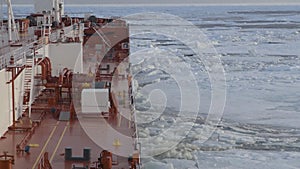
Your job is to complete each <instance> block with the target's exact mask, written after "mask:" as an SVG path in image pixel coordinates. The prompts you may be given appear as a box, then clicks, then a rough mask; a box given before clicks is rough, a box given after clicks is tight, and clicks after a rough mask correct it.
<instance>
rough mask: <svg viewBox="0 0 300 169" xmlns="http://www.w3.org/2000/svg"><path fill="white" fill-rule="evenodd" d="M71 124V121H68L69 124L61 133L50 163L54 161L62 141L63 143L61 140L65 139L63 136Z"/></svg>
mask: <svg viewBox="0 0 300 169" xmlns="http://www.w3.org/2000/svg"><path fill="white" fill-rule="evenodd" d="M69 124H70V122H68V123H67V125H66V126H65V129H64V131H63V132H62V134H61V136H60V138H59V140H58V142H57V145H56V147H55V149H54V151H53V154H52V156H51V158H50V163H51V162H52V160H53V158H54V156H55V153H56V151H57V149H58V147H59V146H60V143H61V141H62V139H63V137H64V135H65V133H66V131H67V128H68V126H69Z"/></svg>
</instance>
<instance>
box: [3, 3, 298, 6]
mask: <svg viewBox="0 0 300 169" xmlns="http://www.w3.org/2000/svg"><path fill="white" fill-rule="evenodd" d="M5 5H6V4H3V6H5ZM279 5H283V6H292V5H300V2H297V3H272V4H271V3H227V4H222V3H188V4H181V3H177V4H168V3H161V4H159V3H140V4H114V3H103V4H100V3H99V4H65V6H120V7H122V6H136V7H138V6H279ZM12 6H34V4H12Z"/></svg>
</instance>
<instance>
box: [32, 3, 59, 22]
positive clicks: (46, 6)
mask: <svg viewBox="0 0 300 169" xmlns="http://www.w3.org/2000/svg"><path fill="white" fill-rule="evenodd" d="M34 8H35V12H36V13H40V14H41V13H43V11H50V12H51V14H52V16H53V17H54V20H55V21H60V19H61V16H63V15H64V1H63V0H35V1H34Z"/></svg>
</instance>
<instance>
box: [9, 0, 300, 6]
mask: <svg viewBox="0 0 300 169" xmlns="http://www.w3.org/2000/svg"><path fill="white" fill-rule="evenodd" d="M33 1H34V0H26V1H25V2H24V0H12V2H13V3H17V4H28V5H29V4H33ZM65 3H66V4H98V5H100V4H282V5H284V4H295V3H298V4H300V0H65Z"/></svg>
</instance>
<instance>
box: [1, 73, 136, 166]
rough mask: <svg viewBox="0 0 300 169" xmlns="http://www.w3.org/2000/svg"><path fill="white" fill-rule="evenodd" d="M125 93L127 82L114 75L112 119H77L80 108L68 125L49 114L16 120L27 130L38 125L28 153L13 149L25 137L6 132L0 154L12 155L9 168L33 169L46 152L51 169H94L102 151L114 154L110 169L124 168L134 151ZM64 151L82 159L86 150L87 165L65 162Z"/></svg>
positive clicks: (19, 132)
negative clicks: (70, 151) (88, 156)
mask: <svg viewBox="0 0 300 169" xmlns="http://www.w3.org/2000/svg"><path fill="white" fill-rule="evenodd" d="M128 89H129V86H128V79H127V78H125V77H124V76H118V75H117V76H114V77H113V80H112V91H113V92H114V93H116V100H117V102H118V104H117V106H118V111H119V113H118V114H117V115H116V116H110V117H108V118H104V117H101V116H92V117H89V116H84V115H81V113H80V108H78V109H77V110H79V111H77V114H78V115H77V116H78V118H75V119H74V120H71V121H59V120H57V118H55V117H54V115H53V114H52V113H50V111H49V112H47V111H46V112H41V111H37V112H35V113H32V116H31V121H30V120H28V118H27V117H23V118H22V120H21V121H22V123H20V120H19V123H17V124H16V126H18V127H23V128H26V127H30V126H31V123H32V122H33V123H38V125H37V127H36V129H35V131H34V133H33V135H32V136H31V137H30V139H29V142H28V143H27V145H30V146H31V148H30V153H25V152H17V149H16V145H17V144H18V143H20V142H21V140H22V139H24V137H26V134H27V132H24V131H21V130H20V131H11V130H9V131H8V132H7V133H6V134H4V137H3V138H2V139H1V140H0V150H2V151H7V152H8V154H12V155H14V157H15V164H14V165H13V168H24V169H36V168H38V165H39V164H40V161H41V159H42V158H43V155H44V153H45V152H47V153H48V158H49V162H50V163H51V166H52V168H54V169H63V168H65V169H71V168H72V166H76V167H83V166H87V165H88V166H89V167H90V168H93V167H95V165H96V163H94V162H96V161H97V160H98V158H99V155H100V153H101V151H102V150H104V148H105V149H106V150H108V151H111V152H113V154H118V155H113V168H114V169H121V168H128V166H129V164H128V157H129V155H131V154H132V153H133V151H134V149H135V147H134V146H135V144H134V142H135V137H133V136H134V134H135V133H134V132H135V128H134V119H133V118H132V113H133V112H132V110H131V103H130V95H129V92H128ZM40 97H43V96H40ZM37 100H38V99H37ZM41 100H42V98H41ZM40 105H43V104H40ZM45 106H47V104H45ZM77 106H78V105H77ZM75 107H76V106H75ZM79 107H80V106H79ZM45 108H46V107H45ZM46 109H47V108H46ZM46 109H45V110H46ZM116 142H117V143H116ZM67 147H71V148H72V152H73V156H82V155H83V149H84V148H85V147H89V148H90V149H91V160H90V162H88V163H87V162H80V161H65V160H64V158H65V157H64V154H65V148H67ZM103 147H104V148H103Z"/></svg>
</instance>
